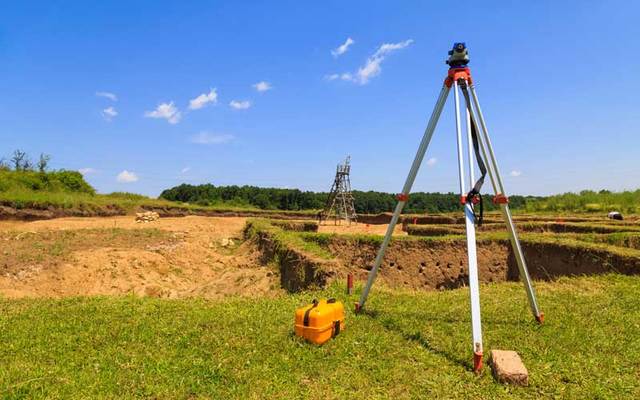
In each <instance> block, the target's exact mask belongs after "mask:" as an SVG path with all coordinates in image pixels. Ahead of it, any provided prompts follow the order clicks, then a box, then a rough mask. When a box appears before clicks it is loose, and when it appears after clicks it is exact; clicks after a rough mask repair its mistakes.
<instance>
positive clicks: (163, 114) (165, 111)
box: [144, 101, 182, 124]
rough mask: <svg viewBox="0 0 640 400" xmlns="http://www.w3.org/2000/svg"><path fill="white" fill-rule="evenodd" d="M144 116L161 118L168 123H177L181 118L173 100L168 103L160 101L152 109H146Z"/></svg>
mask: <svg viewBox="0 0 640 400" xmlns="http://www.w3.org/2000/svg"><path fill="white" fill-rule="evenodd" d="M144 116H145V117H147V118H163V119H166V120H167V121H168V122H169V123H170V124H177V123H178V122H180V119H181V118H182V113H180V111H178V109H177V108H176V106H174V105H173V101H172V102H170V103H162V104H160V105H159V106H158V107H157V108H156V109H155V110H153V111H146V112H145V113H144Z"/></svg>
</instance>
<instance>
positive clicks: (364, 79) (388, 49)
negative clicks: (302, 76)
mask: <svg viewBox="0 0 640 400" xmlns="http://www.w3.org/2000/svg"><path fill="white" fill-rule="evenodd" d="M411 43H413V39H407V40H405V41H404V42H399V43H383V44H382V45H380V47H378V50H376V52H375V53H373V55H372V56H370V57H369V58H367V61H366V62H365V63H364V65H363V66H361V67H360V68H358V71H356V72H355V74H350V73H348V72H346V73H343V74H341V75H339V78H340V79H341V80H343V81H351V82H355V83H357V84H359V85H366V84H367V83H369V80H371V78H373V77H375V76H378V75H380V72H381V71H382V67H381V65H382V62H383V61H384V60H385V58H387V56H388V55H389V54H390V53H392V52H394V51H397V50H401V49H404V48H405V47H407V46H409V45H411ZM337 75H338V74H333V75H329V76H328V79H327V80H335V79H338V76H337Z"/></svg>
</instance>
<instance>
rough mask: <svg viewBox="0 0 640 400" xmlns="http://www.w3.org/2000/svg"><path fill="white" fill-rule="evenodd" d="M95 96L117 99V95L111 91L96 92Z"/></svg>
mask: <svg viewBox="0 0 640 400" xmlns="http://www.w3.org/2000/svg"><path fill="white" fill-rule="evenodd" d="M96 96H98V97H105V98H107V99H109V100H111V101H118V96H116V95H115V94H113V93H109V92H96Z"/></svg>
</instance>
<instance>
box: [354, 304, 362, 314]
mask: <svg viewBox="0 0 640 400" xmlns="http://www.w3.org/2000/svg"><path fill="white" fill-rule="evenodd" d="M354 305H355V312H356V314H360V311H362V306H361V305H360V303H354Z"/></svg>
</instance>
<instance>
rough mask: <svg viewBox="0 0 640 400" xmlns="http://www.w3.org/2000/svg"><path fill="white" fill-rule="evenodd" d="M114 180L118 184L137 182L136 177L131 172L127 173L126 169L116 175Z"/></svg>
mask: <svg viewBox="0 0 640 400" xmlns="http://www.w3.org/2000/svg"><path fill="white" fill-rule="evenodd" d="M116 180H117V181H118V182H120V183H131V182H137V181H138V175H136V174H135V173H133V172H129V171H127V170H126V169H125V170H124V171H122V172H120V173H119V174H118V176H117V177H116Z"/></svg>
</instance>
